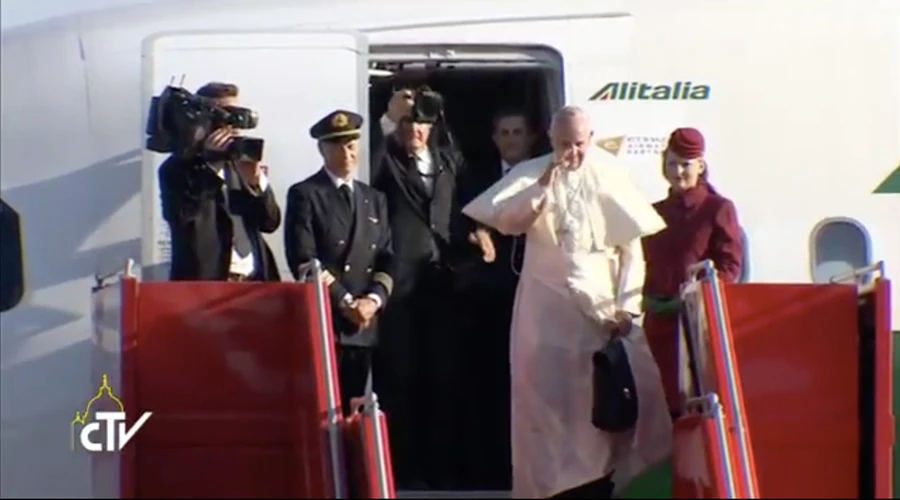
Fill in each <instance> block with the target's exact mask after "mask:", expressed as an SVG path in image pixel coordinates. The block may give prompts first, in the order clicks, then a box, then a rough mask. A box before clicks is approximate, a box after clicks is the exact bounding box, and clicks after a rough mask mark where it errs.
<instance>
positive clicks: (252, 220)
mask: <svg viewBox="0 0 900 500" xmlns="http://www.w3.org/2000/svg"><path fill="white" fill-rule="evenodd" d="M197 95H198V96H201V97H205V98H209V99H212V100H213V101H214V102H215V103H216V105H218V106H221V107H227V106H236V105H237V97H238V87H237V86H236V85H233V84H230V83H217V82H213V83H208V84H206V85H204V86H203V87H201V88H200V89H199V90H198V91H197ZM236 135H237V133H236V131H235V130H234V129H232V128H231V127H221V128H218V129H216V130H214V131H213V132H212V133H210V134H209V136H208V137H207V138H206V141H205V143H204V150H203V151H202V152H197V151H191V152H180V153H175V154H173V155H171V156H170V157H169V158H168V159H166V161H165V162H163V164H162V165H161V166H160V167H159V185H160V191H161V198H162V212H163V218H164V219H165V220H166V222H168V223H169V229H170V232H171V235H172V236H171V238H172V263H171V270H170V273H169V279H170V280H172V281H280V279H281V278H280V276H279V274H278V268H277V267H276V265H275V259H274V257H273V255H272V251H271V249H269V246H268V244H266V241H265V240H264V239H263V237H262V234H261V233H272V232H274V231H275V230H276V229H278V226H279V225H280V224H281V209H280V208H279V207H278V203H277V202H276V201H275V196H274V194H273V193H272V188H271V187H270V186H269V180H268V178H267V176H266V174H265V172H264V168H263V167H262V166H261V165H260V164H259V162H258V161H253V160H252V159H249V158H246V157H241V158H238V159H236V160H233V161H232V160H215V161H209V160H208V159H207V158H208V155H209V154H210V153H211V154H213V155H215V154H217V153H219V154H221V153H224V151H225V150H226V148H227V147H228V145H229V143H230V142H231V141H232V140H233V138H234V137H235V136H236Z"/></svg>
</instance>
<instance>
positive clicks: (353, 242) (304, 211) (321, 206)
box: [284, 168, 394, 346]
mask: <svg viewBox="0 0 900 500" xmlns="http://www.w3.org/2000/svg"><path fill="white" fill-rule="evenodd" d="M353 196H354V206H355V208H356V210H355V212H356V213H355V214H352V213H351V211H350V209H349V208H348V207H347V204H346V203H345V202H344V200H343V199H342V197H341V193H340V191H339V190H338V188H337V187H336V186H335V185H334V182H332V180H331V178H330V177H329V176H328V174H327V173H326V172H325V170H324V168H323V169H322V170H320V171H319V172H318V173H316V174H314V175H312V176H311V177H309V178H307V179H305V180H303V181H301V182H298V183H297V184H294V185H293V186H291V188H290V190H289V191H288V196H287V207H286V210H285V228H284V239H285V241H284V248H285V252H286V254H287V261H288V265H289V266H290V269H291V273H293V275H294V278H295V279H299V275H298V267H299V266H300V265H301V264H303V263H305V262H308V261H310V260H312V259H318V260H319V261H320V262H321V263H322V266H323V268H324V269H325V270H327V271H328V273H329V274H331V276H333V277H334V282H333V283H331V284H330V285H329V292H330V298H331V305H332V308H331V309H332V321H333V325H334V330H335V332H336V333H338V334H339V341H340V343H341V344H343V345H359V346H370V345H374V344H375V343H376V342H377V326H376V322H374V321H373V322H372V324H371V325H370V326H369V328H367V329H365V330H364V331H359V329H358V327H357V326H356V325H354V324H353V322H351V321H349V320H348V319H347V318H345V317H344V316H343V314H342V313H341V312H340V310H339V307H338V306H339V305H340V303H341V301H342V300H344V297H345V296H346V295H347V294H350V295H351V296H353V297H359V296H363V295H367V294H370V293H374V294H377V295H378V296H379V298H381V303H382V309H384V307H385V306H387V301H388V298H389V296H390V294H391V291H392V289H393V278H392V275H393V272H394V271H393V252H392V249H391V227H390V224H389V221H388V212H387V210H388V209H387V201H386V200H385V197H384V195H383V194H381V193H379V192H378V191H376V190H375V189H373V188H372V187H370V186H368V185H366V184H364V183H362V182H359V181H354V182H353Z"/></svg>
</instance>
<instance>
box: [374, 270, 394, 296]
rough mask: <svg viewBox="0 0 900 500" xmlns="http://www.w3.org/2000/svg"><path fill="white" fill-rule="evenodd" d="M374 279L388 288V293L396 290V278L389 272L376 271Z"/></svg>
mask: <svg viewBox="0 0 900 500" xmlns="http://www.w3.org/2000/svg"><path fill="white" fill-rule="evenodd" d="M372 281H374V282H375V283H378V284H379V285H381V286H383V287H384V288H385V289H386V290H387V294H388V295H390V294H391V292H392V291H393V290H394V278H391V277H390V275H388V273H375V275H374V276H372Z"/></svg>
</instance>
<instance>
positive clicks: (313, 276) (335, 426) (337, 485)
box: [297, 259, 347, 498]
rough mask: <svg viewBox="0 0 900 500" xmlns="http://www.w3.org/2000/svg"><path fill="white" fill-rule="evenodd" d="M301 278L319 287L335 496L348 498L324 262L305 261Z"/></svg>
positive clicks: (318, 305)
mask: <svg viewBox="0 0 900 500" xmlns="http://www.w3.org/2000/svg"><path fill="white" fill-rule="evenodd" d="M297 271H298V276H299V280H298V281H300V282H302V283H310V282H311V283H313V284H314V285H315V291H316V319H317V322H318V326H319V335H320V339H319V340H320V344H321V347H320V351H319V355H320V356H321V357H322V366H323V367H324V369H325V373H324V378H325V393H326V394H325V398H326V401H325V403H326V405H327V406H328V409H327V418H328V443H329V447H330V448H331V472H332V481H333V482H334V495H335V496H334V497H335V498H347V493H346V481H345V473H344V448H343V444H342V443H343V442H342V439H341V418H342V417H343V414H342V412H341V408H340V398H338V396H337V390H336V389H337V388H336V387H335V383H334V378H335V367H334V365H333V364H332V359H331V356H330V351H329V347H330V345H331V342H332V337H331V334H330V332H331V321H330V320H329V318H328V309H327V308H326V307H325V306H326V304H325V301H326V300H327V295H326V294H325V291H324V284H323V279H322V263H321V262H319V260H317V259H313V260H311V261H309V262H305V263H303V264H301V265H300V266H298V268H297Z"/></svg>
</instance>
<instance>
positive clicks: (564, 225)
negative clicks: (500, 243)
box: [463, 107, 672, 498]
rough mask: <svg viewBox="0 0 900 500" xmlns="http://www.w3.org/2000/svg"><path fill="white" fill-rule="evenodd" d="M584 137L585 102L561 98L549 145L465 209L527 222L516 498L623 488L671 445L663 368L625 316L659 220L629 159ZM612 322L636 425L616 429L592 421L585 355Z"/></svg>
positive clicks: (513, 361)
mask: <svg viewBox="0 0 900 500" xmlns="http://www.w3.org/2000/svg"><path fill="white" fill-rule="evenodd" d="M591 137H592V130H591V127H590V122H589V119H588V117H587V114H586V113H585V112H584V111H583V110H581V109H580V108H577V107H566V108H563V109H561V110H560V111H558V112H557V113H556V114H555V115H554V117H553V123H552V125H551V127H550V139H551V144H552V145H553V150H554V152H553V153H552V154H550V155H547V156H543V157H540V158H535V159H533V160H530V161H528V162H525V163H523V164H521V165H518V166H517V167H516V168H515V169H513V170H512V171H511V173H510V174H509V175H507V176H506V177H504V178H503V179H501V180H500V181H498V182H497V183H496V184H495V185H493V186H492V187H491V188H489V189H488V190H487V191H485V192H484V193H482V195H481V196H479V197H478V198H476V199H475V200H473V201H472V202H471V203H469V204H468V205H467V206H466V207H465V208H464V209H463V213H465V214H466V215H468V216H469V217H471V218H472V219H475V220H477V221H479V222H481V223H482V224H485V225H487V226H490V227H492V228H494V229H496V230H498V231H500V232H501V233H504V234H510V235H519V234H527V240H526V241H527V243H526V250H525V259H524V264H523V269H522V273H521V276H520V281H519V285H518V289H517V291H516V301H515V310H514V312H513V322H512V330H511V335H510V338H511V340H510V342H511V345H510V365H511V370H512V373H511V376H512V454H513V459H512V462H513V497H514V498H545V497H550V496H553V495H557V494H560V493H561V492H566V491H568V490H571V489H573V488H577V487H580V486H582V485H585V484H589V483H592V482H596V481H597V480H599V479H601V478H604V477H610V476H611V478H612V479H613V481H614V484H615V486H616V490H620V489H621V488H624V487H625V485H626V484H627V483H628V481H630V479H632V478H633V477H634V476H635V475H637V474H639V473H640V472H641V471H642V470H644V469H645V468H647V467H649V466H651V465H654V464H655V463H657V462H659V461H662V460H665V459H666V458H668V456H669V455H670V453H671V449H672V426H671V417H670V416H669V411H668V407H667V406H666V401H665V396H664V393H663V388H662V382H661V379H660V375H659V370H658V368H657V366H656V363H655V362H654V360H653V356H652V354H651V352H650V349H649V347H648V345H647V342H646V340H645V338H644V335H643V331H642V330H641V329H640V327H639V326H638V325H637V324H636V323H632V319H635V318H637V316H638V315H639V314H640V311H641V307H640V302H641V287H642V285H643V279H644V261H643V256H642V253H641V245H640V239H641V237H643V236H646V235H649V234H653V233H655V232H657V231H659V230H661V229H663V228H664V227H665V223H664V222H663V221H662V219H661V218H660V217H659V216H658V215H657V213H656V211H655V210H654V209H653V207H652V205H651V204H650V203H649V202H648V201H646V199H645V198H644V197H643V196H642V195H641V194H640V193H639V192H638V191H637V189H636V187H635V186H634V185H633V184H632V182H631V180H630V178H629V177H628V174H627V172H626V171H624V170H623V169H622V168H621V167H618V166H615V165H608V164H603V163H602V162H601V161H600V158H599V156H600V155H601V153H600V152H599V150H597V149H596V148H595V147H594V146H593V145H592V144H591ZM638 322H639V321H638ZM629 326H630V330H629ZM617 327H622V328H623V330H627V331H628V333H627V335H626V336H625V338H626V340H627V341H626V342H625V345H626V350H627V353H628V357H629V361H630V363H631V367H632V371H633V372H634V378H635V384H636V388H637V392H638V401H639V415H638V422H637V425H636V427H635V428H634V429H633V430H632V431H630V432H625V433H618V434H614V433H607V432H603V431H600V430H598V429H596V428H595V427H594V426H593V425H592V423H591V418H590V417H591V406H592V381H591V380H592V378H591V377H592V370H593V366H592V362H591V357H592V355H593V353H594V352H595V351H597V350H598V349H601V348H602V347H603V346H604V344H605V343H606V342H607V341H608V340H609V338H610V336H611V335H612V334H614V333H613V332H614V331H615V330H616V328H617ZM623 330H619V331H623Z"/></svg>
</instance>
